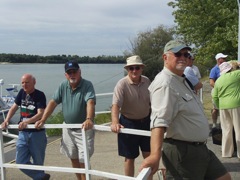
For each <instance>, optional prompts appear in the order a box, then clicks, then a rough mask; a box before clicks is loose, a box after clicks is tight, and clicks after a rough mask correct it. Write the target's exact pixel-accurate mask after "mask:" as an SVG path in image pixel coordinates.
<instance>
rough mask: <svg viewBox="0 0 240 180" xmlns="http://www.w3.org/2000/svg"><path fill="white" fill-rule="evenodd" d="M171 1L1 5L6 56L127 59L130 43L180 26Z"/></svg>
mask: <svg viewBox="0 0 240 180" xmlns="http://www.w3.org/2000/svg"><path fill="white" fill-rule="evenodd" d="M168 2H169V1H167V0H1V1H0V53H14V54H15V53H16V54H33V55H43V56H46V55H62V54H65V55H79V56H91V57H93V56H98V55H100V56H101V55H122V54H123V52H124V51H125V50H129V47H130V41H129V40H130V39H133V38H134V37H136V36H137V34H138V33H139V32H144V31H146V30H148V29H154V28H156V27H157V26H159V25H165V26H167V27H170V26H173V25H174V18H173V16H172V11H173V9H172V8H171V7H168V6H167V3H168Z"/></svg>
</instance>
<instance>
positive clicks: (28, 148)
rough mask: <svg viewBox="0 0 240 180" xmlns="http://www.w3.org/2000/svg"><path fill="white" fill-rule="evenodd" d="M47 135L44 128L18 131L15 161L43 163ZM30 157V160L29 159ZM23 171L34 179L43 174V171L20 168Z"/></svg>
mask: <svg viewBox="0 0 240 180" xmlns="http://www.w3.org/2000/svg"><path fill="white" fill-rule="evenodd" d="M46 145H47V137H46V134H45V130H41V131H34V132H27V131H19V135H18V140H17V149H16V151H17V152H16V163H17V164H27V165H43V163H44V158H45V150H46ZM31 158H32V162H31V161H30V159H31ZM21 171H22V172H23V173H25V174H26V175H28V176H29V177H31V178H32V179H34V180H39V179H42V178H43V177H44V176H45V173H44V171H40V170H30V169H21Z"/></svg>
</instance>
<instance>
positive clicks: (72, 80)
mask: <svg viewBox="0 0 240 180" xmlns="http://www.w3.org/2000/svg"><path fill="white" fill-rule="evenodd" d="M69 82H70V83H71V84H74V83H76V82H77V80H76V79H69Z"/></svg>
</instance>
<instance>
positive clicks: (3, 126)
mask: <svg viewBox="0 0 240 180" xmlns="http://www.w3.org/2000/svg"><path fill="white" fill-rule="evenodd" d="M7 126H8V122H6V121H3V122H2V124H1V128H2V129H7Z"/></svg>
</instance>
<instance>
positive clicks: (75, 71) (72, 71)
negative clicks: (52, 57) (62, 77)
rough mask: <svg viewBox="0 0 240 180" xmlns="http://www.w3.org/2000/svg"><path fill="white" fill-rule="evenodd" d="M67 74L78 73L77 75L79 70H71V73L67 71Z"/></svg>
mask: <svg viewBox="0 0 240 180" xmlns="http://www.w3.org/2000/svg"><path fill="white" fill-rule="evenodd" d="M66 73H67V74H68V75H71V74H76V73H77V70H70V71H67V72H66Z"/></svg>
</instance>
